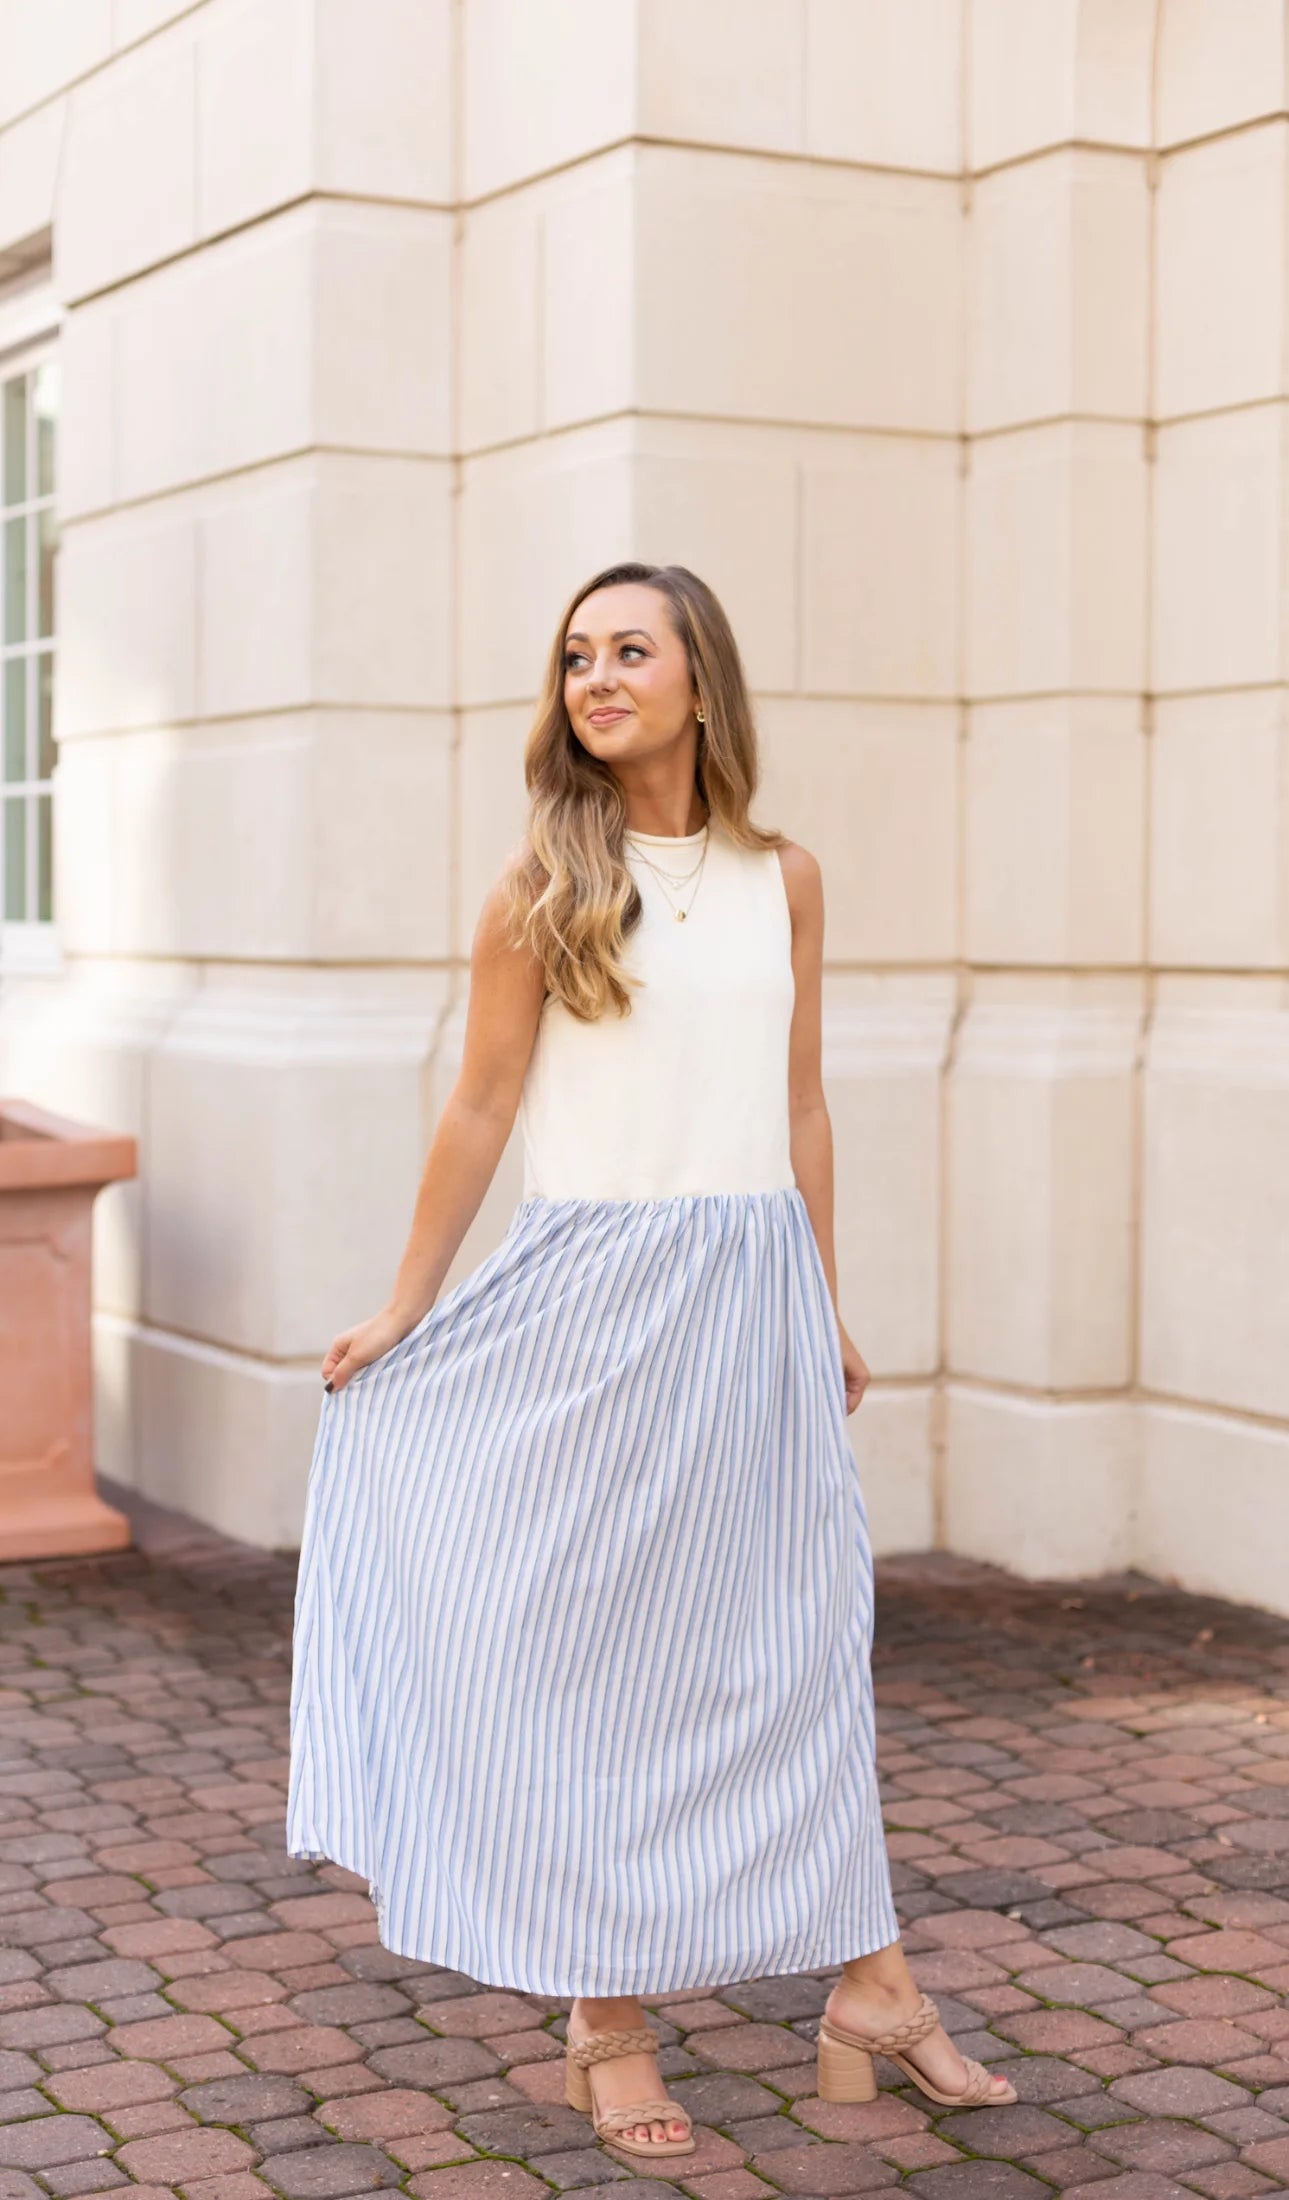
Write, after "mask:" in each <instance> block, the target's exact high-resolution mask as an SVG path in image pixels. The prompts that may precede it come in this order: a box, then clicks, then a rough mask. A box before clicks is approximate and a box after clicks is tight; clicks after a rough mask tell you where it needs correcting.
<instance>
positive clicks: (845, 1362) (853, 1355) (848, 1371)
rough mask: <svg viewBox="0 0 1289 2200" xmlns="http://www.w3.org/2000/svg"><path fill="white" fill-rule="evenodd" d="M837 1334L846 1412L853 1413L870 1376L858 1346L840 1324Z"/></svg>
mask: <svg viewBox="0 0 1289 2200" xmlns="http://www.w3.org/2000/svg"><path fill="white" fill-rule="evenodd" d="M837 1334H838V1336H839V1337H840V1339H841V1371H842V1374H843V1375H844V1377H845V1379H846V1411H847V1413H853V1412H854V1410H855V1408H856V1406H857V1405H858V1404H859V1401H860V1399H861V1398H862V1397H863V1395H864V1392H865V1391H866V1390H867V1388H868V1386H869V1383H870V1382H871V1380H872V1376H871V1373H870V1370H869V1368H868V1365H867V1362H866V1361H865V1359H864V1356H863V1354H862V1352H861V1351H860V1349H859V1346H858V1345H857V1344H856V1343H855V1340H854V1338H853V1337H852V1336H851V1335H850V1333H849V1331H848V1330H847V1329H846V1328H845V1327H844V1325H843V1324H842V1323H841V1322H838V1324H837Z"/></svg>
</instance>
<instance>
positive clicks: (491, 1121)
mask: <svg viewBox="0 0 1289 2200" xmlns="http://www.w3.org/2000/svg"><path fill="white" fill-rule="evenodd" d="M543 993H544V981H543V976H542V970H541V965H540V963H539V962H538V961H537V958H536V956H535V955H534V954H533V953H532V951H531V950H530V949H529V948H526V947H525V948H517V947H514V946H512V945H511V944H510V941H509V938H508V935H507V927H506V922H505V915H504V904H503V900H502V893H501V888H500V884H499V883H498V884H497V885H494V887H493V889H492V891H491V892H490V894H489V895H488V898H487V900H486V901H485V903H484V905H483V908H482V910H481V912H480V916H479V921H478V924H477V925H476V927H475V934H474V940H473V943H472V946H471V951H470V995H469V1003H468V1006H467V1010H466V1028H465V1042H464V1046H463V1050H462V1060H461V1068H460V1070H459V1072H458V1074H457V1078H456V1081H455V1083H454V1084H453V1087H452V1091H451V1093H450V1094H449V1096H448V1100H447V1104H446V1106H445V1107H444V1109H443V1112H442V1114H441V1115H440V1117H439V1121H438V1124H437V1126H436V1128H435V1132H434V1137H433V1140H432V1142H431V1145H430V1150H429V1152H428V1154H427V1155H426V1158H425V1166H424V1169H423V1171H422V1174H421V1182H420V1188H419V1190H418V1192H417V1195H416V1205H415V1209H414V1211H413V1215H412V1226H411V1230H410V1232H409V1235H408V1240H407V1247H406V1250H405V1251H404V1254H403V1258H402V1260H401V1262H400V1263H399V1268H398V1274H397V1276H396V1277H395V1279H394V1287H393V1290H392V1291H391V1293H390V1296H389V1299H388V1301H387V1302H386V1304H385V1306H383V1307H382V1308H381V1310H380V1312H379V1313H378V1314H374V1315H372V1317H371V1318H370V1320H368V1321H365V1322H362V1323H360V1324H358V1325H357V1327H355V1328H353V1329H347V1330H344V1331H342V1332H341V1334H340V1335H339V1336H338V1337H337V1338H336V1339H335V1341H334V1343H333V1344H332V1346H331V1349H330V1351H329V1352H328V1353H327V1356H326V1358H325V1359H324V1361H323V1363H322V1376H323V1381H324V1382H326V1383H328V1384H329V1385H330V1387H331V1388H332V1389H333V1390H342V1389H343V1388H344V1386H345V1384H346V1383H347V1382H348V1381H349V1379H350V1377H351V1376H353V1375H356V1374H357V1373H358V1371H359V1369H360V1368H363V1367H367V1366H369V1365H370V1363H371V1362H372V1360H375V1359H379V1358H380V1356H381V1354H382V1353H385V1352H388V1351H390V1350H392V1348H393V1346H394V1345H396V1344H397V1343H398V1342H399V1340H400V1338H402V1337H405V1336H406V1335H407V1333H408V1331H409V1330H410V1329H414V1328H415V1327H416V1324H417V1322H418V1321H420V1319H421V1317H422V1315H423V1314H426V1313H428V1311H429V1309H430V1307H431V1306H432V1305H433V1304H434V1301H435V1299H436V1298H437V1296H438V1293H439V1290H440V1288H441V1286H442V1283H443V1279H444V1277H445V1275H446V1274H447V1272H448V1269H449V1268H450V1267H451V1265H452V1262H453V1260H454V1258H455V1256H456V1253H457V1251H458V1249H459V1247H460V1245H461V1241H462V1239H463V1238H464V1236H465V1234H466V1231H467V1230H468V1229H469V1227H470V1224H471V1223H472V1222H473V1220H474V1218H475V1216H476V1214H477V1213H478V1211H479V1207H480V1205H481V1203H482V1200H483V1196H484V1193H485V1192H486V1191H487V1189H488V1186H489V1184H490V1183H491V1182H492V1179H493V1176H494V1174H495V1172H496V1167H497V1163H498V1161H499V1160H500V1159H501V1155H502V1152H503V1151H504V1149H505V1145H506V1141H507V1139H508V1138H509V1136H510V1133H511V1130H512V1129H513V1127H514V1122H515V1116H516V1113H517V1111H518V1107H519V1096H520V1093H521V1091H522V1089H523V1082H524V1075H525V1072H526V1070H527V1068H528V1063H529V1059H530V1057H531V1055H532V1051H533V1042H534V1040H535V1038H536V1035H537V1021H538V1017H539V1015H540V1013H541V1006H542V998H543Z"/></svg>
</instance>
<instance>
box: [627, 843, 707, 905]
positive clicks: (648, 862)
mask: <svg viewBox="0 0 1289 2200" xmlns="http://www.w3.org/2000/svg"><path fill="white" fill-rule="evenodd" d="M628 837H629V836H628ZM708 846H709V841H708V837H707V835H706V834H704V838H703V851H702V854H701V855H700V856H699V858H698V861H697V863H696V864H695V865H694V868H693V870H692V871H687V872H686V873H685V875H684V877H683V879H678V878H677V877H676V876H675V875H674V873H672V872H670V871H663V870H661V869H660V868H659V866H658V865H657V864H656V863H655V862H654V861H653V859H652V858H651V857H650V856H647V855H645V853H644V851H643V849H641V848H639V847H637V848H636V854H637V855H638V856H639V858H640V861H641V862H642V863H643V864H644V865H645V867H646V869H648V870H650V871H652V872H653V875H654V877H655V878H656V879H657V881H658V884H659V887H660V888H661V890H662V893H663V896H664V898H665V899H666V902H667V904H668V907H669V908H670V910H671V913H672V916H673V917H674V918H675V921H676V923H677V924H684V922H685V921H686V919H687V917H688V915H689V910H690V909H692V908H693V906H694V903H695V902H696V901H697V899H698V888H699V886H701V885H702V883H703V865H704V864H705V863H706V861H707V850H708ZM690 879H697V881H698V886H695V888H694V891H693V893H692V894H691V895H690V897H689V907H688V908H686V909H682V908H681V907H680V906H679V905H678V904H677V903H676V902H674V901H673V900H672V898H671V893H670V890H669V885H668V881H670V884H671V885H672V886H681V885H685V886H687V885H688V884H689V881H690Z"/></svg>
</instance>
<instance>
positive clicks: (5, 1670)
mask: <svg viewBox="0 0 1289 2200" xmlns="http://www.w3.org/2000/svg"><path fill="white" fill-rule="evenodd" d="M145 1514H146V1515H147V1516H146V1518H145V1517H144V1515H145ZM140 1520H141V1525H140V1535H141V1540H142V1545H143V1547H142V1548H141V1549H140V1550H137V1551H134V1552H130V1553H126V1554H122V1555H121V1556H119V1557H114V1558H112V1559H107V1560H79V1561H75V1562H66V1563H58V1564H52V1563H45V1564H41V1565H35V1566H28V1567H16V1566H10V1567H7V1568H0V2200H36V2196H38V2195H40V2194H41V2193H52V2194H58V2195H65V2196H69V2200H70V2196H74V2195H76V2194H80V2193H92V2192H105V2191H109V2190H112V2189H114V2188H117V2187H120V2188H123V2189H127V2190H129V2191H131V2192H134V2193H138V2192H143V2193H145V2194H146V2195H148V2196H149V2200H160V2196H161V2195H163V2194H167V2193H178V2194H181V2195H183V2196H185V2200H187V2196H189V2195H191V2196H192V2200H253V2196H261V2195H266V2194H268V2195H271V2194H274V2193H276V2194H280V2195H282V2196H284V2200H297V2196H298V2200H309V2196H317V2200H327V2196H336V2200H342V2196H344V2195H348V2194H352V2193H361V2192H370V2191H376V2190H380V2189H401V2190H404V2191H407V2192H410V2193H414V2194H418V2195H425V2196H429V2200H542V2196H545V2195H546V2194H548V2193H550V2192H565V2191H581V2190H585V2189H586V2188H588V2187H590V2186H593V2185H600V2184H605V2183H611V2182H617V2181H621V2180H624V2179H627V2178H631V2179H632V2181H633V2182H634V2183H635V2184H636V2186H637V2195H638V2200H670V2196H672V2195H674V2194H676V2193H679V2192H685V2193H690V2194H693V2195H697V2196H698V2200H756V2196H757V2195H759V2194H769V2195H773V2194H775V2193H784V2194H787V2195H791V2196H793V2200H796V2196H803V2200H811V2196H815V2195H818V2196H820V2200H824V2196H830V2195H846V2194H851V2193H865V2192H870V2191H878V2190H883V2189H885V2190H895V2189H903V2190H906V2191H910V2192H914V2193H918V2194H920V2195H923V2196H924V2200H1024V2196H1026V2195H1033V2196H1034V2200H1040V2196H1041V2195H1044V2194H1046V2193H1048V2192H1050V2191H1052V2190H1056V2191H1060V2192H1063V2193H1071V2192H1073V2193H1082V2192H1084V2191H1086V2190H1093V2191H1095V2194H1096V2196H1097V2200H1171V2196H1173V2195H1186V2194H1194V2193H1199V2194H1203V2195H1206V2196H1208V2200H1251V2196H1253V2195H1256V2194H1260V2193H1266V2192H1273V2191H1275V2192H1278V2191H1283V2190H1286V2189H1287V2188H1289V2004H1287V2003H1286V1989H1287V1988H1289V1622H1284V1621H1278V1620H1272V1619H1268V1618H1265V1617H1262V1616H1259V1615H1258V1614H1256V1613H1251V1612H1247V1611H1241V1610H1236V1609H1234V1608H1232V1607H1229V1606H1225V1605H1221V1604H1217V1603H1211V1602H1207V1601H1201V1600H1198V1599H1195V1598H1188V1597H1183V1596H1180V1595H1177V1594H1174V1593H1171V1592H1167V1591H1163V1590H1159V1589H1156V1588H1153V1587H1151V1586H1150V1585H1148V1584H1144V1583H1141V1582H1138V1581H1132V1580H1129V1581H1124V1582H1118V1583H1114V1584H1099V1585H1096V1586H1091V1587H1088V1586H1085V1587H1083V1588H1080V1589H1071V1588H1068V1587H1064V1586H1062V1587H1055V1588H1052V1587H1043V1588H1033V1587H1028V1586H1021V1585H1018V1584H1016V1583H1014V1582H1010V1581H1008V1580H1005V1579H1003V1578H1002V1577H1000V1576H998V1575H996V1574H992V1573H989V1572H987V1571H985V1570H982V1569H977V1568H972V1567H968V1566H965V1565H962V1564H959V1563H956V1562H952V1561H944V1560H927V1561H918V1562H905V1563H900V1564H897V1565H889V1566H887V1567H886V1568H885V1569H884V1571H883V1576H882V1583H881V1602H880V1610H879V1622H878V1638H879V1647H878V1654H877V1659H876V1672H877V1680H878V1694H879V1702H880V1706H881V1726H882V1736H883V1764H884V1773H885V1783H886V1786H885V1793H886V1804H887V1818H888V1824H889V1826H890V1829H891V1844H892V1852H893V1855H894V1857H895V1859H896V1875H897V1886H898V1890H899V1899H900V1904H901V1910H902V1916H903V1920H904V1923H905V1925H906V1928H907V1944H908V1946H909V1949H910V1951H911V1953H912V1954H913V1957H914V1963H915V1968H916V1970H917V1972H918V1975H919V1977H920V1979H921V1981H922V1983H923V1985H924V1986H925V1987H926V1988H927V1989H928V1991H930V1992H932V1993H934V1994H935V1996H936V1997H937V1999H938V2000H939V2003H940V2007H941V2010H942V2012H943V2014H944V2016H945V2019H946V2022H947V2023H948V2024H949V2026H950V2027H951V2029H952V2030H953V2031H954V2033H955V2036H956V2037H957V2038H958V2039H959V2041H960V2042H961V2044H962V2045H963V2046H964V2047H965V2048H966V2049H967V2051H968V2052H970V2053H973V2054H976V2055H978V2056H980V2057H982V2058H983V2059H984V2060H986V2061H988V2062H991V2063H993V2064H995V2065H997V2066H998V2067H1000V2068H1003V2069H1005V2070H1006V2071H1007V2072H1008V2074H1009V2076H1010V2077H1011V2078H1012V2079H1013V2081H1014V2083H1015V2085H1016V2087H1017V2089H1018V2091H1019V2093H1020V2096H1021V2105H1019V2106H1017V2107H1014V2108H1006V2109H981V2110H975V2111H973V2112H965V2113H959V2114H953V2113H950V2112H945V2113H936V2112H933V2111H932V2110H931V2109H930V2106H929V2104H928V2103H926V2102H924V2101H922V2100H921V2099H920V2097H919V2096H917V2095H916V2094H914V2093H913V2092H912V2091H910V2090H909V2089H907V2088H906V2087H904V2086H902V2085H900V2084H897V2083H896V2079H897V2075H898V2074H897V2072H896V2071H895V2070H894V2069H893V2068H891V2067H889V2066H883V2067H882V2068H881V2071H880V2077H881V2081H882V2088H883V2089H882V2092H881V2095H880V2098H879V2099H878V2100H877V2101H876V2102H874V2103H872V2104H871V2105H868V2106H864V2107H858V2108H851V2107H847V2108H841V2107H836V2106H832V2107H830V2106H827V2105H825V2104H824V2103H822V2102H820V2101H819V2100H817V2099H816V2098H815V2097H814V2093H813V2082H814V2045H813V2035H814V2031H815V2026H816V2023H817V2019H818V2013H819V2010H820V2008H821V2007H822V2004H823V2000H824V1997H825V1994H826V1991H827V1986H828V1978H827V1977H826V1976H824V1975H811V1976H806V1977H799V1978H775V1979H765V1980H760V1981H756V1982H751V1983H747V1984H742V1985H737V1986H728V1987H725V1988H723V1989H721V1990H719V1991H716V1992H713V1993H706V1992H690V1993H686V1994H677V1995H668V1996H664V1997H662V1998H660V1999H658V2000H656V2001H654V2002H653V2003H652V2004H651V2016H652V2020H653V2022H654V2023H655V2024H656V2025H657V2027H658V2029H659V2031H660V2033H661V2036H662V2039H663V2041H664V2043H665V2047H664V2052H663V2055H662V2071H663V2074H664V2076H665V2077H666V2079H667V2080H668V2081H669V2082H670V2083H671V2084H672V2086H673V2087H674V2089H675V2091H676V2093H677V2094H678V2096H679V2097H680V2098H681V2099H683V2100H685V2101H686V2102H687V2103H688V2105H689V2106H690V2108H691V2109H692V2111H693V2113H694V2116H695V2119H696V2125H697V2135H698V2138H699V2148H698V2152H697V2153H696V2154H695V2155H692V2156H688V2157H683V2158H680V2159H676V2158H673V2159H671V2160H670V2161H667V2162H665V2163H660V2164H657V2165H654V2164H647V2165H643V2164H642V2165H639V2168H640V2170H641V2171H642V2173H643V2174H641V2175H638V2176H637V2175H636V2174H635V2168H636V2165H633V2164H630V2163H628V2162H627V2161H626V2160H625V2159H620V2158H618V2157H617V2156H615V2155H614V2154H612V2153H611V2152H610V2151H608V2150H606V2149H605V2148H603V2147H601V2146H599V2145H597V2144H596V2142H595V2140H594V2137H593V2134H592V2132H591V2128H590V2125H589V2123H588V2122H587V2121H586V2119H585V2118H583V2117H581V2116H579V2115H576V2114H575V2113H574V2112H573V2111H572V2110H570V2109H568V2108H566V2107H565V2106H564V2105H563V2103H562V2064H561V2047H560V2040H561V2035H562V2033H563V2029H564V2020H565V2015H566V2007H565V2005H564V2004H563V2003H559V2002H554V2001H547V2000H543V1999H541V1998H540V1997H537V1996H533V1995H527V1994H512V1993H505V1992H500V1991H497V1990H495V1989H493V1988H489V1987H485V1986H481V1985H479V1984H477V1983H476V1982H475V1981H473V1980H470V1979H467V1978H463V1977H461V1976H459V1975H458V1974H456V1973H453V1972H449V1971H443V1970H439V1969H436V1968H434V1967H433V1966H430V1965H427V1964H418V1963H412V1962H407V1961H404V1960H402V1959H400V1958H398V1957H396V1956H393V1955H390V1954H389V1953H387V1952H386V1951H385V1950H384V1949H382V1948H381V1947H380V1946H379V1945H378V1943H377V1941H376V1937H375V1928H374V1923H373V1916H372V1911H371V1907H370V1904H369V1903H368V1901H367V1898H366V1894H365V1891H364V1888H363V1886H362V1884H361V1883H360V1882H357V1881H355V1880H354V1879H353V1878H352V1877H351V1876H350V1875H348V1874H346V1873H344V1872H342V1871H339V1870H337V1869H335V1868H333V1867H330V1866H321V1867H316V1868H311V1867H309V1866H307V1865H305V1864H302V1863H295V1862H292V1861H291V1860H289V1859H288V1858H287V1857H286V1855H285V1853H284V1850H283V1845H282V1810H283V1797H284V1790H285V1779H286V1729H287V1703H288V1690H289V1684H290V1619H291V1595H292V1589H293V1584H294V1567H293V1565H292V1563H291V1562H290V1561H289V1560H284V1559H282V1558H274V1557H271V1556H264V1555H263V1554H259V1553H255V1552H251V1551H247V1550H245V1549H243V1548H241V1547H240V1546H238V1545H235V1544H230V1543H226V1542H222V1541H220V1540H219V1539H217V1538H215V1537H213V1536H211V1535H208V1534H206V1533H205V1532H204V1531H198V1530H196V1529H194V1528H193V1527H192V1525H191V1524H190V1523H180V1522H176V1521H174V1520H173V1519H168V1518H167V1517H166V1516H155V1515H151V1514H147V1509H146V1508H143V1510H142V1512H141V1513H140ZM663 2170H665V2171H666V2172H667V2175H666V2176H665V2177H664V2176H662V2175H659V2174H657V2172H659V2171H663Z"/></svg>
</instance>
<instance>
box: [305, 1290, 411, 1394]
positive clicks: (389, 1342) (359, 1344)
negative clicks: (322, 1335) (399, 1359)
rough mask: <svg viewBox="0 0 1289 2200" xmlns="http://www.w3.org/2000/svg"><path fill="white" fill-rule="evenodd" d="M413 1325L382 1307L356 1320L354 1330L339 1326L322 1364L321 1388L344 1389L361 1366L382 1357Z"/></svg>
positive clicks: (366, 1365) (401, 1339) (365, 1365)
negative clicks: (370, 1314)
mask: <svg viewBox="0 0 1289 2200" xmlns="http://www.w3.org/2000/svg"><path fill="white" fill-rule="evenodd" d="M414 1327H415V1324H414V1323H412V1322H408V1321H404V1320H402V1319H401V1318H400V1317H399V1316H398V1315H397V1314H393V1313H391V1312H390V1310H389V1308H388V1307H382V1309H381V1311H380V1313H379V1314H373V1315H372V1317H371V1319H370V1321H365V1322H359V1323H358V1325H357V1327H356V1328H354V1329H342V1330H341V1332H340V1335H339V1336H338V1337H337V1338H335V1340H334V1341H333V1343H332V1345H331V1348H330V1350H329V1351H328V1353H327V1356H326V1358H325V1360H324V1361H323V1363H322V1381H323V1386H324V1388H325V1389H327V1390H343V1389H344V1387H345V1384H346V1383H347V1382H350V1381H351V1380H352V1378H353V1377H354V1376H355V1375H357V1374H358V1373H359V1372H360V1370H361V1369H363V1368H364V1367H370V1366H371V1364H372V1361H373V1360H379V1359H381V1358H382V1357H383V1356H384V1354H385V1353H386V1352H392V1351H393V1349H394V1347H395V1345H396V1344H401V1343H402V1341H403V1339H404V1337H405V1336H406V1335H407V1334H408V1331H409V1330H410V1329H412V1328H414Z"/></svg>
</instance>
